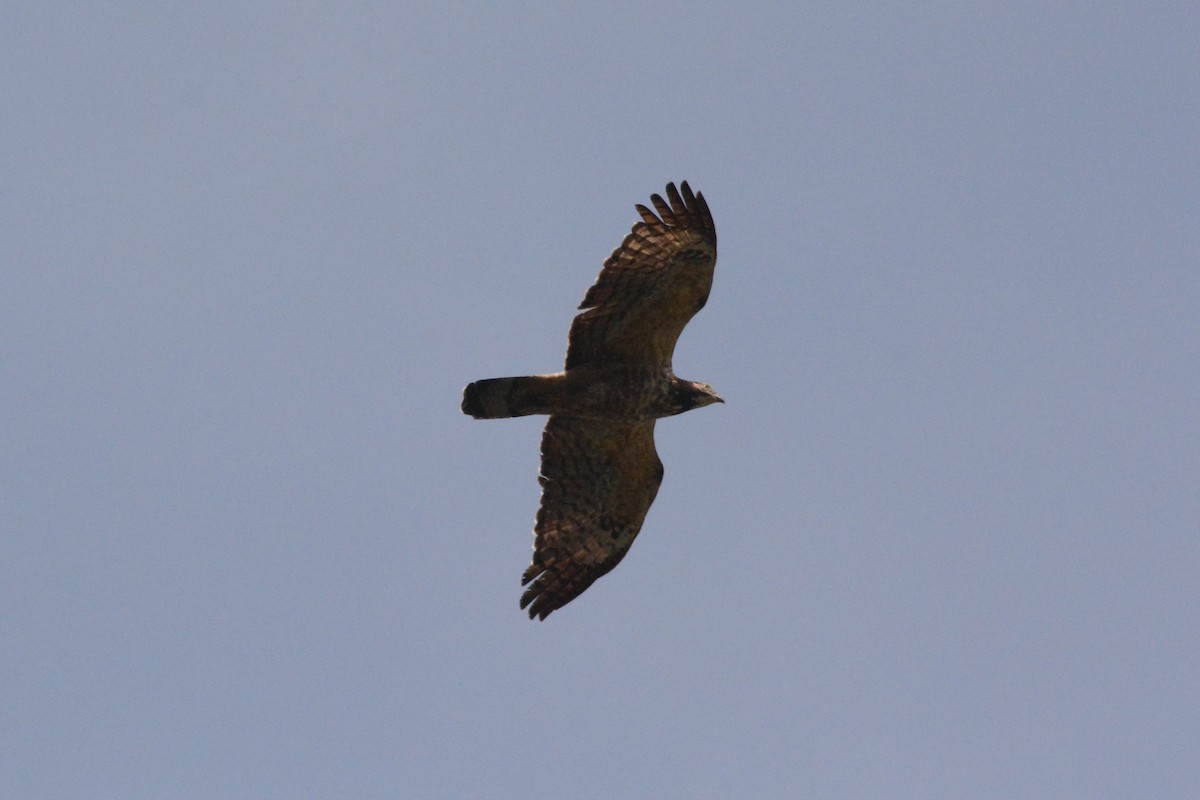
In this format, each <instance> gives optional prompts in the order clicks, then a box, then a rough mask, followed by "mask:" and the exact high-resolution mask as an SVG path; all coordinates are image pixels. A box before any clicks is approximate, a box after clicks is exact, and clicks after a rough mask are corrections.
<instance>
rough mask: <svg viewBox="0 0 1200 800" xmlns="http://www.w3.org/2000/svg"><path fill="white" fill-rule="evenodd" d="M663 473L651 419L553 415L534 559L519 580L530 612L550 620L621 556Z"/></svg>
mask: <svg viewBox="0 0 1200 800" xmlns="http://www.w3.org/2000/svg"><path fill="white" fill-rule="evenodd" d="M662 476H663V467H662V462H661V461H660V460H659V458H658V453H657V451H655V449H654V420H646V421H636V422H635V421H617V420H598V419H584V418H579V417H569V416H557V415H556V416H552V417H550V421H549V422H548V423H547V424H546V430H545V432H544V433H543V434H542V474H541V476H540V477H539V479H538V480H539V481H540V482H541V484H542V504H541V508H540V509H538V514H537V522H536V524H535V526H534V535H535V536H536V541H535V543H534V552H533V564H532V565H531V566H530V567H529V569H527V570H526V571H525V576H524V578H523V579H522V581H521V584H522V585H523V586H528V587H529V588H528V589H527V590H526V591H525V594H524V596H522V598H521V608H525V607H527V606H528V608H529V617H530V618H531V619H533V618H538V619H545V618H546V617H547V616H548V615H549V614H550V612H552V611H554V610H555V609H558V608H561V607H562V606H564V605H566V604H567V603H569V602H570V601H571V600H573V599H575V598H576V597H578V596H579V595H580V593H582V592H583V591H584V590H585V589H587V588H588V587H589V586H591V585H592V583H593V582H594V581H595V580H596V579H597V578H599V577H600V576H602V575H604V574H605V573H607V572H608V571H609V570H611V569H612V568H613V567H615V566H616V565H617V564H618V563H620V561H621V559H622V558H624V557H625V554H626V553H627V552H628V551H629V547H630V545H632V544H633V540H634V538H635V537H636V536H637V535H638V531H640V530H641V528H642V522H643V521H644V520H645V519H646V512H647V511H649V510H650V504H651V503H653V502H654V496H655V495H656V494H658V487H659V484H661V483H662Z"/></svg>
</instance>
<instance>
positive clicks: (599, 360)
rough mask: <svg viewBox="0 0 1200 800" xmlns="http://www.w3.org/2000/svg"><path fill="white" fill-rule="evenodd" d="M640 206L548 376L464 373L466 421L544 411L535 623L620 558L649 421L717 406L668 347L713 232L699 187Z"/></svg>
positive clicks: (636, 499) (656, 470) (644, 508)
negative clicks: (468, 378)
mask: <svg viewBox="0 0 1200 800" xmlns="http://www.w3.org/2000/svg"><path fill="white" fill-rule="evenodd" d="M650 202H651V204H652V205H653V206H654V210H651V209H649V208H647V207H646V206H644V205H638V206H636V208H637V211H638V214H639V215H640V216H641V221H640V222H638V223H636V224H635V225H634V226H633V230H632V231H631V232H630V233H629V235H628V236H626V237H625V240H624V241H623V242H621V246H620V247H618V248H617V249H616V250H614V251H613V253H612V255H610V256H609V257H608V259H607V260H606V261H605V262H604V266H603V268H602V269H601V270H600V275H599V277H598V278H597V279H596V283H595V284H594V285H593V286H592V287H591V289H589V290H588V292H587V294H586V295H585V296H584V298H583V302H582V303H581V304H580V306H579V308H580V311H581V313H580V314H578V315H577V316H576V317H575V320H574V322H572V324H571V331H570V334H569V336H568V342H567V362H566V366H565V368H564V370H563V371H562V372H557V373H554V374H550V375H528V376H524V377H517V378H491V379H487V380H480V381H475V382H474V383H471V384H469V385H468V386H467V387H466V389H464V390H463V400H462V410H463V413H464V414H468V415H470V416H472V417H475V418H476V419H496V418H501V417H521V416H526V415H528V414H549V415H550V419H549V421H548V422H547V423H546V429H545V431H544V432H543V434H542V466H541V475H540V476H539V481H540V483H541V486H542V500H541V506H540V508H539V509H538V512H537V518H536V521H535V523H534V537H535V540H534V548H533V563H532V564H530V566H529V568H528V569H526V570H525V574H524V577H523V578H522V581H521V583H522V585H523V586H526V587H527V588H526V590H525V593H524V595H523V596H522V597H521V608H528V610H529V617H530V619H534V618H537V619H545V618H546V617H547V616H549V615H550V613H551V612H553V611H555V610H556V609H559V608H562V607H563V606H564V605H566V604H567V603H569V602H571V601H572V600H573V599H575V598H576V597H578V596H579V595H580V594H581V593H582V592H583V591H584V590H585V589H587V588H588V587H589V586H591V585H592V583H593V582H594V581H595V580H596V579H597V578H599V577H601V576H602V575H605V574H606V573H608V572H609V571H610V570H612V568H613V567H615V566H616V565H617V564H618V563H620V561H621V559H622V558H624V557H625V554H626V553H627V552H629V548H630V546H631V545H632V544H633V540H634V538H635V537H636V536H637V535H638V532H639V531H640V530H641V528H642V522H643V521H644V520H645V518H646V513H647V512H648V511H649V510H650V505H651V503H653V502H654V498H655V496H656V495H657V494H658V487H659V485H660V484H661V483H662V477H663V466H662V462H661V461H660V460H659V457H658V452H657V451H656V450H655V448H654V423H655V421H656V420H658V419H660V418H662V417H669V416H672V415H675V414H681V413H683V412H684V411H690V410H691V409H693V408H700V407H702V406H707V405H710V404H712V403H721V402H724V401H723V400H722V399H721V398H720V397H718V396H717V393H716V392H714V391H713V389H712V387H711V386H709V385H707V384H704V383H697V382H694V381H687V380H683V379H681V378H677V377H676V376H675V373H674V372H673V370H672V367H671V358H672V355H673V354H674V351H675V343H676V341H677V340H678V339H679V334H680V333H681V332H682V331H683V328H684V326H685V325H687V323H688V321H689V320H690V319H691V318H692V317H693V316H694V315H695V314H696V312H698V311H699V310H700V309H701V308H703V307H704V304H705V302H706V301H707V300H708V293H709V290H710V288H711V287H712V278H713V268H714V267H715V266H716V263H717V231H716V228H715V226H714V225H713V219H712V214H711V213H710V212H709V210H708V204H707V203H706V202H705V201H704V195H702V194H698V193H696V194H694V193H693V192H692V190H691V188H690V187H689V186H688V185H687V182H686V181H685V182H683V183H682V184H680V186H679V188H678V189H676V188H675V185H674V184H668V185H667V188H666V199H665V200H664V199H663V198H662V197H661V196H659V195H657V194H655V195H652V196H651V198H650Z"/></svg>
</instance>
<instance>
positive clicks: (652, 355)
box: [567, 181, 717, 369]
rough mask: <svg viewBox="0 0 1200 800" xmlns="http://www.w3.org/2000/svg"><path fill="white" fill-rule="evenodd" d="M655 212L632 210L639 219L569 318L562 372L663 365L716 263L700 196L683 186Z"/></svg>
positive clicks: (702, 298) (654, 199)
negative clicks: (577, 311) (593, 366)
mask: <svg viewBox="0 0 1200 800" xmlns="http://www.w3.org/2000/svg"><path fill="white" fill-rule="evenodd" d="M666 191H667V200H669V201H670V202H669V203H668V201H667V200H663V198H662V197H660V196H659V195H657V194H656V195H653V196H651V198H650V202H651V203H653V205H654V208H655V211H657V212H658V213H657V215H656V214H655V212H654V211H651V210H650V209H648V208H646V207H645V206H643V205H638V206H637V210H638V213H639V214H640V215H641V217H642V221H641V222H638V223H637V224H635V225H634V226H633V230H632V231H631V232H630V233H629V235H628V236H626V237H625V241H623V242H622V243H621V246H620V247H618V248H617V249H616V250H614V251H613V253H612V255H611V256H609V257H608V260H606V261H605V262H604V267H603V268H602V269H601V270H600V275H599V277H598V278H597V279H596V283H595V285H593V286H592V288H591V289H589V290H588V292H587V294H586V295H585V296H584V298H583V303H581V304H580V306H579V308H580V309H582V310H583V313H581V314H579V315H578V316H576V317H575V321H574V322H573V323H572V324H571V333H570V336H569V340H568V341H569V344H568V348H567V369H573V368H575V367H578V366H581V365H583V364H594V363H602V364H605V365H615V364H635V365H639V366H659V367H665V368H670V366H671V356H672V355H673V353H674V351H675V342H676V341H677V340H678V339H679V334H680V333H681V332H682V331H683V328H684V326H685V325H687V323H688V320H690V319H691V318H692V317H693V316H694V315H695V314H696V312H697V311H699V310H700V309H701V308H703V307H704V303H705V302H706V301H707V300H708V293H709V290H710V289H711V288H712V277H713V268H714V267H715V266H716V263H717V230H716V226H715V225H714V224H713V218H712V214H711V213H710V212H709V210H708V203H706V202H705V201H704V195H703V194H693V193H692V190H691V187H689V186H688V185H687V181H684V182H683V183H682V184H680V188H679V190H676V188H675V184H673V183H672V184H668V185H667V190H666Z"/></svg>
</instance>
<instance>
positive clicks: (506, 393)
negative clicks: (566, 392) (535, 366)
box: [462, 374, 564, 419]
mask: <svg viewBox="0 0 1200 800" xmlns="http://www.w3.org/2000/svg"><path fill="white" fill-rule="evenodd" d="M563 378H564V376H563V375H562V374H558V375H526V376H525V377H523V378H489V379H487V380H483V381H475V382H474V383H469V384H467V388H466V389H464V390H463V400H462V410H463V413H464V414H469V415H470V416H472V417H474V418H475V419H499V418H501V417H524V416H527V415H529V414H552V413H554V410H555V408H556V407H557V405H558V400H559V398H560V397H561V395H562V385H563Z"/></svg>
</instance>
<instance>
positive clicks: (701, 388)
mask: <svg viewBox="0 0 1200 800" xmlns="http://www.w3.org/2000/svg"><path fill="white" fill-rule="evenodd" d="M724 402H725V401H724V400H722V399H721V396H720V395H719V394H717V393H716V392H715V391H714V390H713V388H712V387H711V386H709V385H708V384H707V383H699V382H697V381H684V380H680V381H678V382H677V383H676V384H675V405H676V407H678V409H679V410H678V411H676V412H675V413H676V414H682V413H683V412H684V411H691V410H692V409H693V408H702V407H704V406H711V405H712V404H713V403H724Z"/></svg>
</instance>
